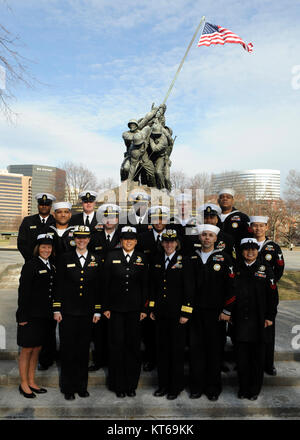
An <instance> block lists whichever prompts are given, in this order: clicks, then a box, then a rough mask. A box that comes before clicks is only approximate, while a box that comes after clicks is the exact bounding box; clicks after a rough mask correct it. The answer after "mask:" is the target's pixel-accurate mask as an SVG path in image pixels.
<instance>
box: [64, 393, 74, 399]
mask: <svg viewBox="0 0 300 440" xmlns="http://www.w3.org/2000/svg"><path fill="white" fill-rule="evenodd" d="M65 399H66V400H75V394H74V393H65Z"/></svg>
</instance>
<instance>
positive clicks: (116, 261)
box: [112, 260, 121, 264]
mask: <svg viewBox="0 0 300 440" xmlns="http://www.w3.org/2000/svg"><path fill="white" fill-rule="evenodd" d="M112 262H113V264H116V263H121V260H112Z"/></svg>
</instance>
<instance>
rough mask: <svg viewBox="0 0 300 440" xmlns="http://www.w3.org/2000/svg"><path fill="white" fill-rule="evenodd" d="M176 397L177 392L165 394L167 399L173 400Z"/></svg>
mask: <svg viewBox="0 0 300 440" xmlns="http://www.w3.org/2000/svg"><path fill="white" fill-rule="evenodd" d="M177 397H178V394H176V393H175V394H172V393H169V394H168V395H167V399H168V400H175V399H177Z"/></svg>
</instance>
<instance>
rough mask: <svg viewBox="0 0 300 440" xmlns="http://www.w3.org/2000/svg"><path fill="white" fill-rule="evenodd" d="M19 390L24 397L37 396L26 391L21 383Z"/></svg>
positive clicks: (31, 397)
mask: <svg viewBox="0 0 300 440" xmlns="http://www.w3.org/2000/svg"><path fill="white" fill-rule="evenodd" d="M29 388H30V387H29ZM19 391H20V394H22V395H23V396H24V397H26V399H33V398H34V397H36V395H35V394H34V393H25V391H23V389H22V387H21V385H19Z"/></svg>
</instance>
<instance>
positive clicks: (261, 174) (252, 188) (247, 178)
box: [212, 169, 280, 200]
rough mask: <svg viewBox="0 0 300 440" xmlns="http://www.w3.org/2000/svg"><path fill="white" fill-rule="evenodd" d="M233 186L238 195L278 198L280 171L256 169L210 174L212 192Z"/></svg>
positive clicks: (249, 197)
mask: <svg viewBox="0 0 300 440" xmlns="http://www.w3.org/2000/svg"><path fill="white" fill-rule="evenodd" d="M223 188H233V189H234V190H235V191H236V194H238V195H244V196H246V198H247V199H252V200H279V199H280V171H279V170H268V169H257V170H244V171H231V172H224V173H218V174H213V175H212V190H213V193H214V194H216V193H218V192H219V191H220V190H221V189H223Z"/></svg>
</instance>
